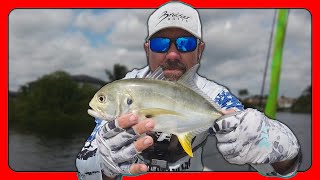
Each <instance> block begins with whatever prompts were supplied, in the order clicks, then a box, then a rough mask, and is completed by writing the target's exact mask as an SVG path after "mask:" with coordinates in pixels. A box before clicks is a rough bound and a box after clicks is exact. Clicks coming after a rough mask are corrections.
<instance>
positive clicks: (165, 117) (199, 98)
mask: <svg viewBox="0 0 320 180" xmlns="http://www.w3.org/2000/svg"><path fill="white" fill-rule="evenodd" d="M198 66H199V64H197V65H195V66H194V67H192V68H191V69H189V70H188V71H187V72H186V73H185V74H184V75H183V76H182V77H181V78H180V79H179V80H178V81H176V82H173V81H166V80H159V79H163V78H162V77H163V73H162V69H161V68H160V69H159V68H158V69H157V70H156V71H155V72H154V73H152V75H151V76H149V77H148V78H134V79H122V80H117V81H113V82H112V83H109V84H107V85H105V86H104V87H102V88H101V89H100V90H99V91H98V92H97V93H96V94H95V95H94V97H93V98H92V100H91V101H90V103H89V106H90V107H91V108H92V109H89V110H88V113H89V114H90V115H92V116H94V117H98V118H100V119H102V120H106V121H111V120H113V119H115V118H117V117H119V116H121V115H122V114H124V113H127V112H132V113H136V114H138V115H139V120H144V119H146V118H152V119H153V120H154V121H155V127H154V131H156V132H164V133H168V134H174V135H176V136H177V137H178V139H179V142H180V144H181V146H182V147H183V149H184V150H185V152H186V153H187V154H188V155H189V156H191V157H192V156H193V153H192V147H191V141H192V139H193V137H194V136H196V135H197V134H200V133H202V132H204V131H206V130H208V129H209V128H210V127H211V126H213V123H214V122H215V121H216V120H217V119H218V118H219V117H221V116H222V115H223V113H222V112H221V109H220V108H219V107H218V106H217V105H216V104H215V103H214V102H213V101H212V100H211V99H210V98H209V97H208V96H207V95H206V94H204V93H203V92H202V91H200V90H199V89H198V88H197V86H196V85H195V83H194V79H193V77H194V75H195V73H196V71H197V69H198ZM154 78H156V79H154Z"/></svg>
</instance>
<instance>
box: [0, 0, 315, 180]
mask: <svg viewBox="0 0 320 180" xmlns="http://www.w3.org/2000/svg"><path fill="white" fill-rule="evenodd" d="M165 2H167V1H165V0H153V1H130V0H126V1H124V0H122V1H118V2H116V1H108V0H105V1H101V0H90V2H89V0H87V1H85V0H68V1H67V0H55V1H37V0H28V1H23V0H7V1H6V2H3V1H2V2H1V3H0V24H1V28H0V47H1V52H0V59H1V60H0V67H1V72H0V73H1V76H0V79H1V82H2V83H1V84H0V98H1V109H0V115H1V125H0V138H1V139H0V143H1V147H2V148H0V155H1V158H0V173H1V179H24V180H29V179H30V180H38V179H39V180H40V179H47V180H50V179H52V180H57V179H68V180H77V176H76V173H75V172H14V171H13V170H11V169H10V167H9V165H8V73H9V72H8V59H9V53H8V16H9V14H10V12H11V11H12V10H13V9H15V8H157V7H159V6H160V5H162V4H163V3H165ZM184 2H186V3H188V4H190V5H192V6H194V7H196V8H304V9H307V10H309V12H310V13H311V15H312V88H313V89H312V92H319V87H318V84H317V83H316V80H317V78H318V76H319V72H320V71H317V68H318V66H319V62H318V61H316V60H315V59H318V56H319V55H318V54H319V53H316V52H318V51H319V45H318V44H319V42H318V36H319V35H318V34H317V33H316V32H317V30H319V11H318V10H317V8H316V0H300V1H299V0H265V1H262V0H255V1H254V0H251V1H248V0H215V1H196V0H185V1H184ZM317 42H318V43H317ZM297 83H298V82H297ZM318 101H319V95H317V94H316V93H313V94H312V102H313V105H312V112H316V111H315V110H316V108H317V107H318V105H317V104H315V103H314V102H318ZM319 116H320V115H318V114H316V113H313V114H312V166H311V168H310V169H309V170H307V171H306V172H299V173H298V174H297V175H296V176H295V177H294V178H293V179H308V180H309V179H316V177H317V170H319V161H320V159H319V157H318V154H319V153H315V152H317V151H319V145H318V144H316V143H314V142H316V140H317V139H318V137H319V132H317V131H316V127H319V123H318V122H317V120H320V118H319ZM131 178H136V179H158V178H161V179H163V178H166V179H189V178H191V179H197V178H205V179H213V178H225V179H229V178H237V179H239V178H241V179H242V178H245V179H266V178H267V177H264V176H262V175H260V174H259V173H256V172H199V173H194V172H193V173H170V174H168V173H147V174H145V175H142V176H135V177H125V178H124V179H131Z"/></svg>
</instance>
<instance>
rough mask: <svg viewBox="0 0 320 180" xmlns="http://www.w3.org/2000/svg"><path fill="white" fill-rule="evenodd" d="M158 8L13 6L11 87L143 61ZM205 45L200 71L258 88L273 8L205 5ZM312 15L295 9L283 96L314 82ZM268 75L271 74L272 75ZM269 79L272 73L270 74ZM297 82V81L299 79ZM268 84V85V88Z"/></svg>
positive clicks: (238, 86) (235, 88)
mask: <svg viewBox="0 0 320 180" xmlns="http://www.w3.org/2000/svg"><path fill="white" fill-rule="evenodd" d="M153 10H154V9H105V10H102V9H99V10H91V9H81V10H79V9H76V10H75V9H73V10H71V9H61V10H56V9H40V10H39V9H16V10H14V11H12V12H11V14H10V16H9V89H10V90H16V89H17V88H18V87H19V86H20V85H22V84H25V83H26V82H29V81H33V80H35V79H37V78H39V77H40V76H42V75H44V74H48V73H50V72H53V71H55V70H58V69H61V70H65V71H67V72H69V73H71V74H88V75H91V76H94V77H98V78H101V79H104V80H106V78H107V76H106V75H105V73H104V70H105V69H112V67H113V64H115V63H121V64H124V65H126V66H127V67H128V68H129V69H132V68H134V67H138V68H139V67H142V66H144V65H146V57H145V53H144V49H143V43H144V40H145V38H146V36H147V27H146V22H147V19H148V15H149V14H150V13H151V12H152V11H153ZM199 12H200V16H201V18H202V19H201V20H202V25H203V34H204V35H203V37H204V41H205V43H206V47H205V52H204V54H203V59H202V65H201V68H200V71H199V72H200V73H201V74H202V75H204V76H206V77H208V78H210V79H213V80H215V81H217V82H218V83H221V84H223V85H226V86H227V87H228V88H229V89H230V90H231V91H232V92H233V93H234V94H236V95H237V92H238V90H239V89H243V88H247V89H248V90H249V92H250V93H251V94H258V93H260V88H261V83H262V75H263V70H264V66H265V62H266V56H267V48H268V45H269V37H270V32H271V24H272V19H273V14H274V10H273V9H200V10H199ZM310 69H311V16H310V14H309V13H308V11H306V10H303V9H297V10H290V14H289V23H288V27H287V36H286V44H285V50H284V54H283V69H282V75H281V86H280V90H281V93H285V95H288V96H292V97H295V96H298V95H300V93H301V91H302V90H303V89H304V88H305V87H306V86H307V85H310V84H311V74H310ZM269 75H270V74H269V72H268V76H269ZM267 80H269V78H268V79H267ZM297 82H299V83H297ZM268 83H269V82H268V81H267V84H266V90H265V92H267V86H268Z"/></svg>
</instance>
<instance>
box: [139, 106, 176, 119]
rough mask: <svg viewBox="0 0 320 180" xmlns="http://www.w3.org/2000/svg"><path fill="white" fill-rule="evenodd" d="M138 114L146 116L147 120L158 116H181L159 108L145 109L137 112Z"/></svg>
mask: <svg viewBox="0 0 320 180" xmlns="http://www.w3.org/2000/svg"><path fill="white" fill-rule="evenodd" d="M138 113H139V114H141V115H144V116H146V117H147V118H152V117H155V116H159V115H176V116H181V114H180V113H177V112H176V111H171V110H167V109H161V108H147V109H140V110H139V111H138Z"/></svg>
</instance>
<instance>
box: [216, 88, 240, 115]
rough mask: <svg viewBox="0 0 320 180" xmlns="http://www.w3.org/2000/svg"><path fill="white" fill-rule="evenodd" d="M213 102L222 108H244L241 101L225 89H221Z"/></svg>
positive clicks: (238, 109) (237, 109)
mask: <svg viewBox="0 0 320 180" xmlns="http://www.w3.org/2000/svg"><path fill="white" fill-rule="evenodd" d="M214 102H215V103H217V104H218V105H219V106H220V107H221V108H222V109H225V110H227V109H230V108H231V109H234V110H236V111H242V110H244V106H243V105H242V103H241V102H240V101H239V100H238V99H237V98H236V97H235V96H234V95H233V94H231V93H230V92H229V91H228V90H227V89H223V90H222V91H221V92H220V93H219V94H218V95H217V96H216V97H215V98H214Z"/></svg>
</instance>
